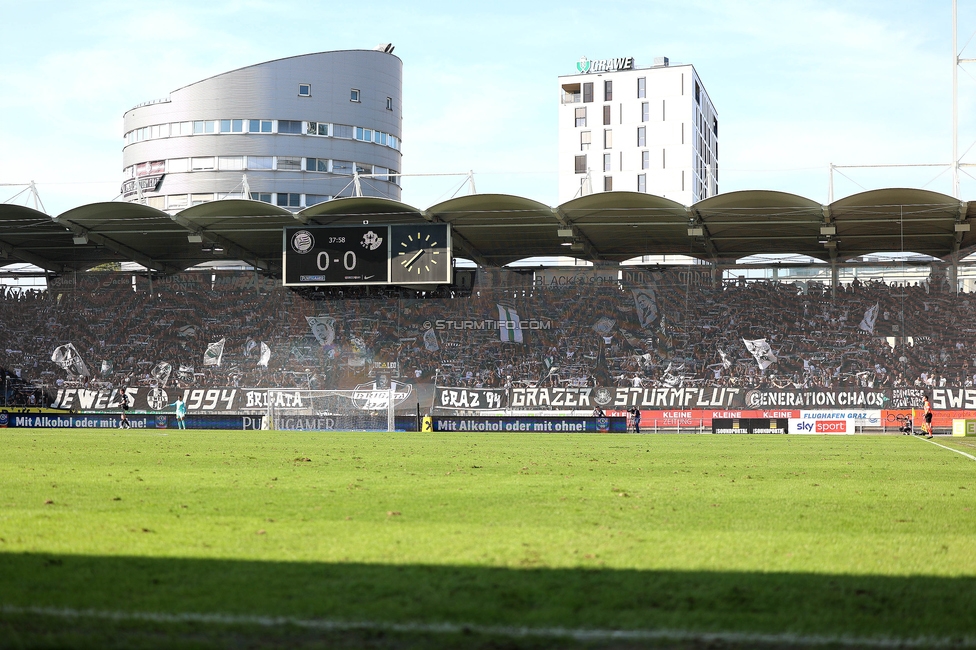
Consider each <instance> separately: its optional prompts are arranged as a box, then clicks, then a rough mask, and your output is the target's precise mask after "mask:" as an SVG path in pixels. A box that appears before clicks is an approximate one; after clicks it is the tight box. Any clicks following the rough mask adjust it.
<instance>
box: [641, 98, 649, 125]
mask: <svg viewBox="0 0 976 650" xmlns="http://www.w3.org/2000/svg"><path fill="white" fill-rule="evenodd" d="M649 119H651V105H650V103H648V102H643V103H642V104H641V122H647V121H648V120H649Z"/></svg>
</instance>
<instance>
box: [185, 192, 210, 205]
mask: <svg viewBox="0 0 976 650" xmlns="http://www.w3.org/2000/svg"><path fill="white" fill-rule="evenodd" d="M213 200H214V195H213V194H191V195H190V205H200V204H201V203H209V202H211V201H213Z"/></svg>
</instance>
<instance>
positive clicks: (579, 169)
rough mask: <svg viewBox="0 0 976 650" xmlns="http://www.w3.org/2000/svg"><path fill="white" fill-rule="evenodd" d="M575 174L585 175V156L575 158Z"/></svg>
mask: <svg viewBox="0 0 976 650" xmlns="http://www.w3.org/2000/svg"><path fill="white" fill-rule="evenodd" d="M576 173H577V174H585V173H586V156H585V155H584V156H576Z"/></svg>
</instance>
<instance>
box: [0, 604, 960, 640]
mask: <svg viewBox="0 0 976 650" xmlns="http://www.w3.org/2000/svg"><path fill="white" fill-rule="evenodd" d="M0 614H19V615H25V614H30V615H39V616H52V617H56V618H62V619H70V618H94V619H99V620H111V621H120V622H127V621H146V622H152V623H206V624H216V625H245V626H259V627H285V626H292V627H299V628H304V629H309V630H317V631H323V632H329V631H333V632H341V631H351V630H366V631H384V632H401V633H421V634H471V633H474V634H483V635H486V636H502V637H510V638H526V637H537V638H564V639H565V638H568V639H573V640H575V641H589V642H593V641H693V642H699V643H740V644H750V643H752V644H756V643H763V644H775V645H782V644H786V645H792V646H805V647H816V646H845V647H857V648H864V647H871V648H942V647H946V648H948V647H952V648H960V647H967V648H971V647H976V637H969V636H966V637H954V638H948V637H941V638H940V637H915V638H909V639H900V638H894V637H858V636H852V635H826V634H824V635H820V634H813V635H810V634H791V633H780V634H775V633H759V632H755V633H750V632H693V631H690V630H669V629H662V630H606V629H585V628H584V629H578V628H577V629H574V628H564V627H523V626H505V625H477V624H464V623H394V622H381V621H338V620H329V619H301V618H293V617H290V616H246V615H235V614H201V613H196V612H180V613H168V612H124V611H106V610H96V609H71V608H57V607H18V606H15V605H0Z"/></svg>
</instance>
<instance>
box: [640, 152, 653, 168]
mask: <svg viewBox="0 0 976 650" xmlns="http://www.w3.org/2000/svg"><path fill="white" fill-rule="evenodd" d="M650 168H651V152H650V151H642V152H641V169H650Z"/></svg>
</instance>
